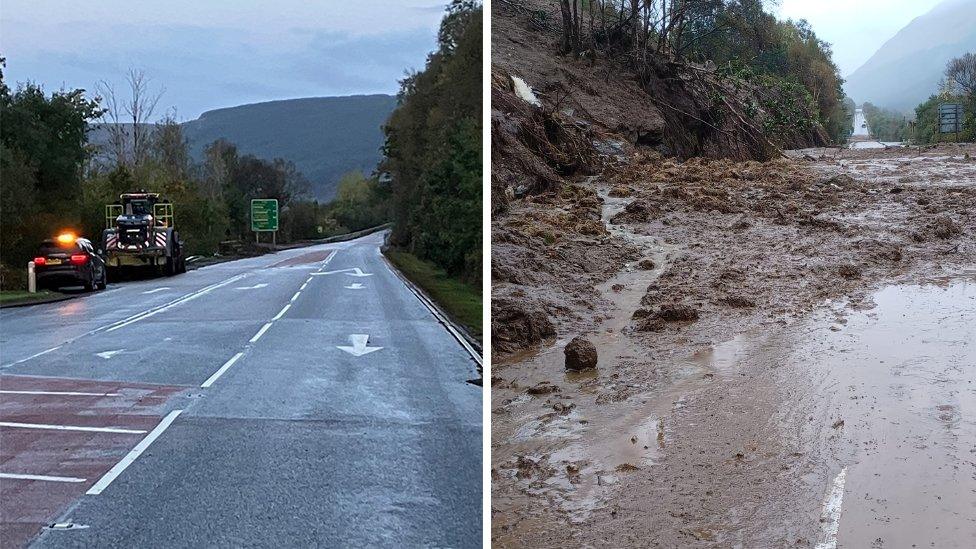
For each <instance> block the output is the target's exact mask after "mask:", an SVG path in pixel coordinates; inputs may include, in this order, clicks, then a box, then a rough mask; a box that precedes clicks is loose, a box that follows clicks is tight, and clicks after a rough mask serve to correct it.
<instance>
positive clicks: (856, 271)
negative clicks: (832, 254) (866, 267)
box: [837, 264, 861, 280]
mask: <svg viewBox="0 0 976 549" xmlns="http://www.w3.org/2000/svg"><path fill="white" fill-rule="evenodd" d="M837 274H839V275H840V276H842V277H844V278H846V279H848V280H852V279H855V278H861V269H860V267H858V266H857V265H850V264H848V265H841V266H840V267H838V268H837Z"/></svg>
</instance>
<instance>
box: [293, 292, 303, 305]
mask: <svg viewBox="0 0 976 549" xmlns="http://www.w3.org/2000/svg"><path fill="white" fill-rule="evenodd" d="M300 295H302V291H301V290H298V291H297V292H295V295H293V296H291V302H292V303H294V302H295V300H296V299H298V296H300Z"/></svg>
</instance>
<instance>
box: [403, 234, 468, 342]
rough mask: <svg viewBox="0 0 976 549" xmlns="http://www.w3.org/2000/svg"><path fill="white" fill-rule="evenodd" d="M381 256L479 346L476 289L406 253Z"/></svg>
mask: <svg viewBox="0 0 976 549" xmlns="http://www.w3.org/2000/svg"><path fill="white" fill-rule="evenodd" d="M384 253H385V254H386V257H387V258H389V260H390V261H391V262H392V263H393V264H394V265H396V267H397V268H398V269H400V272H402V273H403V274H404V275H405V276H406V277H407V278H409V279H410V281H411V282H413V283H414V284H416V285H417V286H420V287H421V288H423V290H424V291H425V292H427V295H429V296H430V298H431V299H433V300H434V301H436V302H437V304H438V305H440V307H441V308H442V309H444V312H446V313H447V314H448V315H450V316H451V318H453V319H454V320H455V321H456V322H458V323H460V324H462V325H464V327H465V328H467V330H468V332H469V333H470V334H471V335H472V336H474V337H475V338H476V339H477V340H478V341H479V342H482V343H483V340H482V335H481V334H482V325H481V311H482V307H483V303H482V296H481V287H480V286H474V285H472V284H467V283H465V282H462V281H460V280H458V279H456V278H453V277H451V276H449V275H448V274H447V273H446V272H445V271H444V270H443V269H441V268H440V267H438V266H437V265H434V264H433V263H431V262H429V261H424V260H422V259H420V258H418V257H417V256H415V255H413V254H411V253H409V252H404V251H399V250H386V251H385V252H384Z"/></svg>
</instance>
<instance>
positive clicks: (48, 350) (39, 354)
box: [4, 343, 64, 367]
mask: <svg viewBox="0 0 976 549" xmlns="http://www.w3.org/2000/svg"><path fill="white" fill-rule="evenodd" d="M61 347H64V344H63V343H62V344H61V345H58V346H57V347H51V348H50V349H45V350H43V351H41V352H39V353H34V354H32V355H31V356H29V357H27V358H22V359H20V360H16V361H14V362H11V363H10V364H5V365H4V367H7V366H13V365H14V364H20V363H22V362H27V361H28V360H31V359H34V358H37V357H39V356H43V355H46V354H48V353H53V352H54V351H57V350H58V349H60V348H61Z"/></svg>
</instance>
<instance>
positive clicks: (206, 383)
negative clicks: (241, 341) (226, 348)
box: [200, 352, 244, 389]
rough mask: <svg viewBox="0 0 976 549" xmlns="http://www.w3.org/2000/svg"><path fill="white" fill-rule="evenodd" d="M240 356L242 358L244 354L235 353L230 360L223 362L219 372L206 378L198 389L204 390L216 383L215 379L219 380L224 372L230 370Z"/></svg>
mask: <svg viewBox="0 0 976 549" xmlns="http://www.w3.org/2000/svg"><path fill="white" fill-rule="evenodd" d="M242 356H244V353H243V352H240V353H237V354H236V355H234V356H232V357H230V360H228V361H227V362H225V363H224V365H223V366H221V367H220V369H219V370H217V371H216V372H214V373H213V375H212V376H210V377H209V378H207V381H204V382H203V384H202V385H200V387H201V388H202V389H206V388H207V387H210V386H211V385H213V384H214V382H215V381H217V379H219V378H220V376H222V375H224V372H226V371H227V370H228V369H230V367H231V366H233V365H234V363H235V362H237V361H238V360H240V358H241V357H242Z"/></svg>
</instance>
